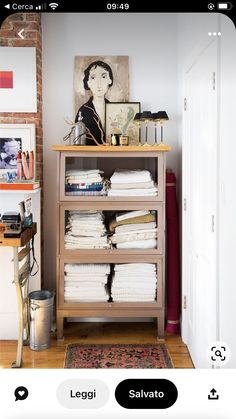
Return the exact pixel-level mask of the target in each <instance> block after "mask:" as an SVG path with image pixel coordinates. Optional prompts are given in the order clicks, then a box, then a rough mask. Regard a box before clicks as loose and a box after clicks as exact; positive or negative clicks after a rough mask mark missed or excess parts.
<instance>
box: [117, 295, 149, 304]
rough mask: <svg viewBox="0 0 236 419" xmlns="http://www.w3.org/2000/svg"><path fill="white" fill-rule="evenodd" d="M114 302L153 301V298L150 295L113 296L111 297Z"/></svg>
mask: <svg viewBox="0 0 236 419" xmlns="http://www.w3.org/2000/svg"><path fill="white" fill-rule="evenodd" d="M113 301H114V302H120V303H125V302H137V301H139V302H154V301H155V298H152V297H138V296H137V297H132V296H119V297H117V296H116V297H114V298H113Z"/></svg>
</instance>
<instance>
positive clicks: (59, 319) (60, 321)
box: [57, 314, 64, 340]
mask: <svg viewBox="0 0 236 419" xmlns="http://www.w3.org/2000/svg"><path fill="white" fill-rule="evenodd" d="M63 326H64V317H60V316H59V315H58V314H57V339H58V340H62V339H64V336H63Z"/></svg>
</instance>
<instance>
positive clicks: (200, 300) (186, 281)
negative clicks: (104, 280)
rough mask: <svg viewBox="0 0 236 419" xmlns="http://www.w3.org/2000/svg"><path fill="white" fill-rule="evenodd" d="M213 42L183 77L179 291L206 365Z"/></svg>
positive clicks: (212, 213)
mask: <svg viewBox="0 0 236 419" xmlns="http://www.w3.org/2000/svg"><path fill="white" fill-rule="evenodd" d="M216 78H217V41H216V40H215V39H214V40H212V41H211V42H209V44H208V45H207V46H206V47H205V48H204V49H203V50H202V52H201V53H200V54H199V55H198V57H196V59H195V61H194V63H193V64H192V66H191V67H190V68H189V70H188V71H187V73H186V76H185V85H186V110H185V112H184V142H183V179H184V181H183V198H184V205H183V208H184V211H183V276H184V278H183V293H184V297H185V302H186V309H185V310H184V321H185V324H186V326H187V327H186V331H187V333H186V336H187V338H186V343H187V345H188V348H189V351H190V354H191V356H192V359H193V362H194V364H195V367H197V368H205V367H209V364H208V362H207V358H206V349H207V346H208V345H209V344H210V343H211V342H213V341H215V340H216V338H217V270H216V233H217V232H216V221H217V220H216V206H217V89H216Z"/></svg>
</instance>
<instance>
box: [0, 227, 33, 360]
mask: <svg viewBox="0 0 236 419" xmlns="http://www.w3.org/2000/svg"><path fill="white" fill-rule="evenodd" d="M36 233H37V224H36V223H33V225H32V227H29V228H27V229H25V230H24V231H23V232H22V233H21V236H20V237H16V238H5V237H2V238H1V237H0V246H11V247H12V248H13V263H14V280H13V283H14V284H15V288H16V295H17V301H18V317H19V331H18V344H17V354H16V361H14V362H13V363H12V368H20V367H21V366H22V362H23V359H22V355H23V345H29V304H28V293H29V278H30V240H31V239H32V238H33V237H34V235H35V234H36ZM19 248H21V250H20V251H19ZM24 259H25V261H24V264H23V265H22V267H21V268H20V267H19V263H20V262H22V261H23V260H24ZM24 333H25V336H26V339H25V340H24Z"/></svg>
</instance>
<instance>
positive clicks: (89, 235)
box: [65, 211, 110, 249]
mask: <svg viewBox="0 0 236 419" xmlns="http://www.w3.org/2000/svg"><path fill="white" fill-rule="evenodd" d="M66 229H67V232H66V234H65V248H66V249H108V248H109V247H110V244H109V243H108V238H107V232H106V227H105V224H104V215H103V213H102V211H69V218H68V223H67V226H66Z"/></svg>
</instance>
